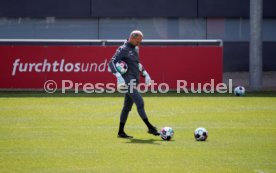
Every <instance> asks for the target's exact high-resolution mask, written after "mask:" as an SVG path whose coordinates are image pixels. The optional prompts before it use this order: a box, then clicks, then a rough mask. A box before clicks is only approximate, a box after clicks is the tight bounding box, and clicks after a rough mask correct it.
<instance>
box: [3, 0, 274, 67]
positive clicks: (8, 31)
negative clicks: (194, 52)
mask: <svg viewBox="0 0 276 173" xmlns="http://www.w3.org/2000/svg"><path fill="white" fill-rule="evenodd" d="M263 2H264V4H263V5H264V20H263V41H264V44H263V55H264V56H263V58H264V66H263V68H264V70H266V71H271V70H273V71H276V10H275V8H274V7H275V6H276V1H275V0H264V1H263ZM248 16H249V0H231V1H229V0H173V1H172V0H150V1H148V0H140V1H139V3H135V1H129V0H81V1H80V0H40V1H38V0H20V1H17V0H1V1H0V38H60V39H62V38H68V39H69V38H72V39H123V38H127V36H128V34H129V32H130V31H131V30H133V29H140V30H142V31H143V32H144V35H145V38H147V39H222V40H223V41H224V71H225V72H226V71H247V70H248V68H249V65H248V64H249V32H250V31H249V19H248Z"/></svg>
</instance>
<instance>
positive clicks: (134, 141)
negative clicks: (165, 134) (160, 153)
mask: <svg viewBox="0 0 276 173" xmlns="http://www.w3.org/2000/svg"><path fill="white" fill-rule="evenodd" d="M157 141H162V140H161V139H159V140H157V139H129V140H128V141H127V142H125V143H130V144H153V145H160V143H156V142H157Z"/></svg>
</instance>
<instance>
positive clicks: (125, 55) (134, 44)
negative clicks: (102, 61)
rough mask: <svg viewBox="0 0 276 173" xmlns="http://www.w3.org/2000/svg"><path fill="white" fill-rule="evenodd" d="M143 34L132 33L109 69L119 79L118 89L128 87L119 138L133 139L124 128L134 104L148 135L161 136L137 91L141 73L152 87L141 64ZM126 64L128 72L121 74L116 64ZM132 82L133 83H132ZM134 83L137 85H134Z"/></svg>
mask: <svg viewBox="0 0 276 173" xmlns="http://www.w3.org/2000/svg"><path fill="white" fill-rule="evenodd" d="M142 39H143V34H142V32H141V31H138V30H135V31H132V32H131V33H130V36H129V39H128V40H127V41H126V42H125V43H124V44H123V45H122V46H120V47H119V48H118V49H117V51H116V53H115V54H114V55H113V57H112V59H111V60H110V62H109V68H110V70H111V72H112V73H113V74H114V75H115V76H116V77H117V85H118V87H122V86H125V87H127V88H128V89H127V93H126V94H125V100H124V106H123V109H122V112H121V116H120V126H119V131H118V137H120V138H133V136H129V135H127V134H126V133H125V131H124V127H125V123H126V121H127V118H128V114H129V112H130V111H131V108H132V105H133V103H135V104H136V107H137V111H138V113H139V115H140V117H141V118H142V120H143V121H144V123H145V124H146V125H147V127H148V133H150V134H153V135H156V136H157V135H160V133H159V132H158V131H157V129H156V127H154V126H153V125H152V124H151V123H150V122H149V120H148V117H147V114H146V112H145V109H144V101H143V98H142V96H141V95H140V93H139V92H138V91H137V90H136V88H135V84H136V85H138V84H139V77H140V73H142V75H143V76H144V77H145V80H146V84H147V85H150V82H151V78H150V76H149V74H148V73H147V72H146V70H145V69H144V68H143V66H142V64H140V62H139V53H138V46H139V45H140V44H141V42H142ZM120 60H122V61H124V62H126V64H127V66H128V70H127V72H126V73H125V74H123V75H122V74H121V73H119V72H118V70H117V69H116V66H115V64H116V63H117V62H118V61H120ZM131 81H132V82H131ZM133 82H134V83H135V84H134V85H133Z"/></svg>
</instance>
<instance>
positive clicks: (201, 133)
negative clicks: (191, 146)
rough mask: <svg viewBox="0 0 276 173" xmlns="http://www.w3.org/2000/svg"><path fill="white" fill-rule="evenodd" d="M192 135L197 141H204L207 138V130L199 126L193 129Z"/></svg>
mask: <svg viewBox="0 0 276 173" xmlns="http://www.w3.org/2000/svg"><path fill="white" fill-rule="evenodd" d="M194 136H195V139H196V140H197V141H205V140H206V139H207V138H208V131H207V130H206V129H205V128H204V127H199V128H197V129H195V133H194Z"/></svg>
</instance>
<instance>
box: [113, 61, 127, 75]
mask: <svg viewBox="0 0 276 173" xmlns="http://www.w3.org/2000/svg"><path fill="white" fill-rule="evenodd" d="M116 69H117V70H118V72H120V73H121V74H125V73H126V72H127V69H128V66H127V63H125V62H124V61H118V62H117V63H116Z"/></svg>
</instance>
